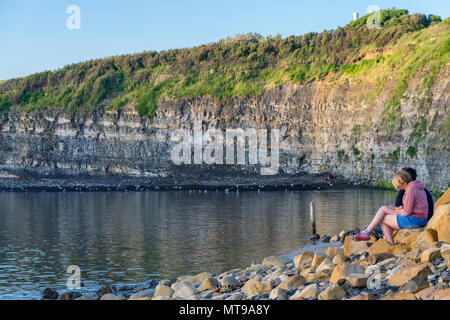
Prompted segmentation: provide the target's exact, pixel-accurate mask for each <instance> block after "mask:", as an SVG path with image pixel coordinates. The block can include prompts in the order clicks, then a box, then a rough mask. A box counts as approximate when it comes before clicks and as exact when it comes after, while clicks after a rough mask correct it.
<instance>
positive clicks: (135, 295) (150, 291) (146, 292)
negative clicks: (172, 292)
mask: <svg viewBox="0 0 450 320" xmlns="http://www.w3.org/2000/svg"><path fill="white" fill-rule="evenodd" d="M155 291H156V290H155V289H146V290H141V291H138V292H136V293H133V294H132V295H131V296H130V298H129V300H137V299H138V298H149V299H151V298H152V297H153V295H154V294H155Z"/></svg>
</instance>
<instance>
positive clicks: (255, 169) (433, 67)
mask: <svg viewBox="0 0 450 320" xmlns="http://www.w3.org/2000/svg"><path fill="white" fill-rule="evenodd" d="M449 25H450V23H449V21H448V19H447V20H445V21H442V22H438V23H433V24H431V25H430V26H427V27H424V28H419V30H418V31H411V32H405V33H404V34H403V35H400V36H399V37H398V39H394V40H389V41H387V42H386V43H384V44H382V45H378V46H371V45H365V46H362V47H358V49H357V50H353V51H354V57H357V59H354V60H352V61H346V63H344V62H339V61H336V62H335V66H336V68H332V69H330V70H327V71H326V72H319V73H317V74H314V75H313V76H311V74H309V75H308V74H306V75H305V73H304V72H303V71H302V70H299V69H298V65H300V66H303V65H309V67H308V68H312V65H313V64H314V63H315V62H311V61H306V62H305V61H303V62H301V63H299V64H298V65H295V63H294V64H293V65H294V66H296V68H297V69H290V68H291V66H288V67H286V68H284V69H283V68H281V67H280V68H281V69H280V70H284V72H285V74H284V75H283V76H280V79H281V80H283V81H280V79H276V80H275V81H273V79H267V78H265V79H264V81H265V82H263V83H260V85H261V88H263V89H264V90H260V91H258V90H256V91H254V92H251V93H249V94H235V93H232V94H230V95H229V96H218V95H217V94H216V93H217V92H218V91H212V93H209V92H203V93H202V94H198V95H196V94H187V93H186V94H179V93H177V92H175V90H176V88H178V87H176V86H175V85H173V83H172V84H167V83H165V82H164V83H165V85H166V86H168V85H173V88H175V89H173V88H172V87H170V88H171V89H170V90H169V89H167V88H168V87H161V86H159V85H160V84H161V83H162V82H159V83H158V82H155V81H156V80H155V79H156V78H151V79H150V80H148V83H146V87H142V88H140V87H139V88H138V89H135V91H133V92H141V91H139V90H142V92H143V94H144V96H145V94H146V91H145V90H146V88H149V89H148V90H149V91H151V92H152V93H154V92H155V91H154V90H155V87H156V88H158V90H160V91H158V92H157V95H156V97H154V96H153V95H151V96H150V98H149V96H146V98H147V100H146V103H147V104H146V105H144V107H146V108H150V110H151V112H148V111H149V109H146V110H145V112H142V106H143V101H142V100H139V97H138V95H137V94H134V93H133V95H128V96H127V95H125V96H124V97H125V98H123V97H122V96H120V97H119V98H117V97H118V96H117V93H115V94H112V95H111V96H109V95H108V94H105V95H101V99H99V102H98V103H97V104H96V105H95V106H93V107H84V108H77V109H74V108H72V107H70V102H67V103H68V105H69V107H66V108H65V107H64V103H62V102H61V105H62V107H61V106H59V105H56V104H50V105H45V107H40V106H42V105H40V103H42V104H43V103H44V102H43V101H44V100H42V99H44V98H45V97H47V96H48V95H49V92H52V91H51V90H52V88H53V87H52V86H54V85H53V84H52V82H55V81H57V80H55V79H52V80H50V77H59V80H58V81H61V82H62V81H63V79H62V78H61V77H62V76H57V75H58V74H59V73H61V72H62V73H61V74H64V75H67V73H68V72H69V71H70V70H72V69H70V68H71V67H68V68H69V69H68V70H69V71H68V70H65V69H62V71H58V72H59V73H58V72H56V73H47V74H45V77H47V78H45V79H46V80H45V81H41V79H42V77H41V76H39V77H38V80H39V81H38V80H36V77H35V78H34V80H33V79H31V80H29V79H28V80H20V79H19V80H17V79H13V80H9V81H6V82H3V83H0V89H1V90H2V91H1V94H2V99H3V100H2V101H0V102H1V103H3V104H0V110H3V111H0V181H1V186H2V187H14V186H17V183H19V182H22V183H23V182H26V181H39V182H40V184H39V185H40V186H45V185H46V184H47V182H48V184H51V181H52V179H58V178H60V177H66V178H67V177H72V179H73V180H72V182H70V184H72V185H76V184H77V182H76V181H77V177H82V176H86V177H96V178H98V179H99V180H97V181H102V179H108V178H111V177H114V179H116V180H114V181H115V182H114V183H112V184H111V185H114V184H117V185H120V184H121V180H122V179H125V178H126V177H135V178H139V179H141V180H140V182H141V183H142V184H144V185H145V184H146V183H151V182H152V181H153V182H154V184H155V185H157V184H158V183H155V181H158V179H172V182H174V183H175V184H176V183H177V182H179V181H181V180H183V179H185V180H186V179H191V180H190V181H194V182H195V179H197V178H199V177H203V178H204V179H206V180H208V179H214V178H215V179H216V180H218V182H217V181H216V182H215V184H220V179H221V177H227V176H233V177H235V178H236V179H235V180H233V181H239V176H242V177H244V176H252V177H255V179H256V180H255V181H256V183H257V182H258V179H262V178H261V177H260V170H259V169H260V167H261V166H260V165H259V164H249V163H248V160H247V161H246V164H244V165H240V164H234V165H231V164H207V163H205V162H204V161H203V162H202V163H201V164H200V163H197V164H195V163H192V164H181V165H177V164H175V163H174V161H173V159H172V158H171V151H172V150H173V149H174V147H175V146H176V145H177V144H178V143H179V142H177V141H174V139H172V135H173V132H174V130H177V129H183V128H184V129H189V130H192V129H194V122H195V120H197V121H201V124H202V129H203V131H206V130H208V129H210V128H216V129H221V130H223V131H224V130H225V129H227V128H242V129H244V130H247V129H250V128H256V129H268V130H269V132H270V130H273V129H278V130H280V137H279V164H280V166H279V170H278V173H277V174H275V175H273V176H271V177H270V179H271V180H270V184H277V179H278V178H277V177H279V181H282V179H284V178H285V177H290V178H292V179H291V180H289V181H295V179H296V178H297V177H299V176H303V175H306V174H322V173H323V174H326V175H328V174H331V176H336V177H339V178H341V179H346V180H348V181H351V182H358V183H365V184H370V185H377V186H387V185H388V184H389V181H390V179H391V177H392V175H393V173H394V172H395V171H396V170H398V169H400V168H401V167H403V166H411V167H414V168H416V169H417V171H418V174H419V179H420V180H422V181H424V182H425V183H426V184H427V186H428V188H429V189H435V190H442V189H445V188H446V187H447V186H448V181H449V177H450V174H449V155H450V144H449V131H450V129H449V128H450V120H449V110H448V109H449V93H450V84H449V79H450V64H449V59H448V57H449V48H450V43H449V40H448V39H449V34H450V33H449V30H450V28H449ZM361 28H362V27H361ZM364 28H365V27H364ZM368 32H372V31H368ZM253 40H254V39H253ZM253 40H252V39H250V40H248V41H249V43H251V42H252V41H253ZM245 41H246V40H245ZM245 41H244V42H245ZM259 41H260V43H262V42H261V40H259ZM280 41H281V40H280ZM223 45H226V44H223ZM239 45H241V46H242V44H239ZM186 50H188V51H189V49H186ZM421 50H422V51H421ZM424 52H425V54H424ZM420 59H422V60H420ZM338 60H339V59H338ZM417 61H419V62H420V63H418V62H417ZM284 62H285V63H288V62H287V61H284ZM215 63H219V62H217V61H216V62H215ZM282 63H283V61H282V60H280V61H278V62H277V65H278V66H279V65H281V64H282ZM89 64H90V65H92V64H93V63H92V62H90V63H89ZM94 64H95V63H94ZM247 67H248V66H247ZM143 68H144V69H145V66H144V67H143ZM206 68H207V70H209V71H208V72H207V73H206V74H207V75H206V76H207V77H217V76H218V75H217V73H220V72H222V74H225V73H226V72H228V73H229V74H232V72H231V71H229V70H228V71H223V70H222V71H219V68H218V67H217V65H216V67H215V69H213V68H211V66H209V65H208V66H207V67H206ZM114 70H115V71H114V72H118V71H117V70H118V69H117V68H116V69H114ZM308 70H312V69H308ZM399 70H400V71H399ZM237 72H239V71H237ZM261 72H262V71H261ZM292 72H293V73H292ZM295 72H297V73H295ZM200 73H201V72H200ZM106 74H108V72H106ZM201 74H203V73H201ZM299 74H300V75H301V76H302V77H303V80H301V81H296V80H295V79H296V78H295V77H296V76H298V75H299ZM292 75H293V77H294V78H292V77H291V76H292ZM154 76H155V77H156V74H155V75H154ZM178 76H179V75H178ZM133 77H134V78H133V79H136V74H133ZM158 77H159V78H164V77H162V74H158ZM198 77H200V75H199V76H198ZM290 77H291V78H290ZM305 77H306V78H305ZM308 77H309V78H308ZM108 79H109V80H111V77H110V78H108ZM114 79H116V78H114ZM208 79H210V78H208ZM211 79H213V78H211ZM214 79H216V78H214ZM109 80H108V81H109ZM160 80H161V79H160ZM233 80H236V79H235V78H232V79H231V78H230V79H229V81H233ZM21 81H22V82H21ZM32 81H35V82H32ZM161 81H165V80H161ZM173 81H178V80H173ZM183 81H184V80H183ZM240 81H241V80H240ZM252 81H255V80H254V79H253V78H252V79H249V80H248V82H247V84H248V83H251V86H252V88H253V85H256V84H257V83H254V82H252ZM258 81H260V79H259V80H258ZM30 83H34V84H33V85H30ZM107 83H108V86H112V87H114V86H115V83H114V82H110V81H109V82H107ZM121 83H122V82H120V83H119V84H117V85H118V86H120V85H122V84H121ZM183 83H184V82H183ZM239 83H241V82H239ZM239 83H238V84H237V85H236V86H235V87H234V90H238V89H237V88H238V86H239ZM176 84H177V85H179V82H176ZM208 85H209V84H205V83H203V85H202V84H201V83H200V84H196V86H198V88H203V87H207V86H208ZM219 87H220V88H223V84H221V85H219ZM95 88H96V84H95V83H94V84H93V85H92V90H93V91H91V93H90V95H89V97H90V98H89V99H90V100H89V101H91V99H92V96H93V95H94V94H95V90H96V89H95ZM133 88H134V87H133ZM161 88H163V89H164V90H163V89H161ZM25 89H26V90H25ZM82 90H85V88H84V87H83V88H82ZM122 90H125V89H123V88H122ZM152 90H153V91H152ZM171 90H172V91H171ZM221 90H222V89H221ZM69 91H70V90H69ZM69 91H67V92H69ZM113 91H114V90H112V91H111V92H113ZM17 92H20V95H21V97H23V96H25V95H27V94H28V97H29V98H28V99H24V98H22V100H20V98H19V99H17V98H16V100H14V94H16V93H17ZM36 92H38V94H37V95H36V94H35V93H36ZM39 92H41V93H42V94H41V93H39ZM64 92H65V91H64ZM120 92H122V91H120ZM127 92H128V91H127ZM130 92H131V91H130ZM171 93H172V94H171ZM33 94H35V95H34V96H33ZM55 96H56V94H55ZM59 96H64V94H62V93H61V94H60V95H59ZM11 97H13V98H11ZM30 97H31V98H30ZM9 98H11V99H10V100H8V99H9ZM78 98H79V96H78V95H77V94H76V93H75V95H74V96H69V100H70V101H72V100H76V99H78ZM40 99H41V100H40ZM118 99H119V100H120V103H117V104H116V103H115V102H117V101H118ZM69 100H68V101H69ZM5 101H9V102H8V103H5ZM24 101H25V102H24ZM45 101H47V100H45ZM153 103H154V104H153ZM5 105H6V107H5ZM1 106H3V107H1ZM203 147H205V146H203ZM269 149H271V152H274V150H275V149H274V147H273V146H271V147H269ZM192 152H193V153H194V148H193V149H192ZM63 180H64V179H63ZM66 180H67V179H66ZM46 181H47V182H46ZM267 181H269V180H267ZM66 184H67V183H66ZM31 185H33V184H31ZM34 185H37V184H34ZM62 185H64V183H62ZM24 186H25V187H26V186H27V184H26V183H25V184H24Z"/></svg>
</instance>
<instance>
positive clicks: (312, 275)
mask: <svg viewBox="0 0 450 320" xmlns="http://www.w3.org/2000/svg"><path fill="white" fill-rule="evenodd" d="M330 277H331V270H323V271H320V272H308V273H307V274H306V275H305V279H306V282H308V283H311V282H324V281H329V280H330Z"/></svg>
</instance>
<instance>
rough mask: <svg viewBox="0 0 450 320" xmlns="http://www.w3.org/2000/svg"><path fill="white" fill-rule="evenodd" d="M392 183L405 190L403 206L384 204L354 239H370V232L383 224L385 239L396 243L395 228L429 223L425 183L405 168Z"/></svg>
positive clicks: (408, 227) (413, 226) (414, 226)
mask: <svg viewBox="0 0 450 320" xmlns="http://www.w3.org/2000/svg"><path fill="white" fill-rule="evenodd" d="M392 184H393V185H394V187H395V189H397V190H405V195H404V196H403V206H400V207H395V206H382V207H381V208H380V209H379V210H378V212H377V213H376V215H375V217H374V218H373V220H372V222H371V223H370V224H369V226H367V228H366V229H364V230H362V231H360V232H358V233H357V234H356V235H354V236H353V237H352V239H353V240H358V241H367V240H370V233H371V232H372V231H373V230H374V229H375V228H376V227H377V225H379V224H381V229H382V230H383V234H384V239H385V240H386V241H388V242H389V243H391V244H394V240H393V238H392V231H393V229H410V228H419V227H423V226H425V225H426V224H427V215H428V202H427V195H426V193H425V191H424V187H425V186H424V184H423V183H422V182H420V181H418V180H412V178H411V176H410V174H409V173H408V172H406V171H404V170H400V171H399V172H397V173H396V174H395V176H394V178H393V179H392Z"/></svg>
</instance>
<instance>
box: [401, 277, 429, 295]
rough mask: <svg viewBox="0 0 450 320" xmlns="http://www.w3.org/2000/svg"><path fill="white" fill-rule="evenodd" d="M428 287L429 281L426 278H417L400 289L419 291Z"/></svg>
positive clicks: (412, 291) (411, 291) (410, 291)
mask: <svg viewBox="0 0 450 320" xmlns="http://www.w3.org/2000/svg"><path fill="white" fill-rule="evenodd" d="M426 288H428V282H427V281H426V280H425V279H415V280H412V281H410V282H408V283H405V284H404V285H403V286H401V287H400V289H399V291H403V292H409V293H417V292H419V291H421V290H423V289H426Z"/></svg>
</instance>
